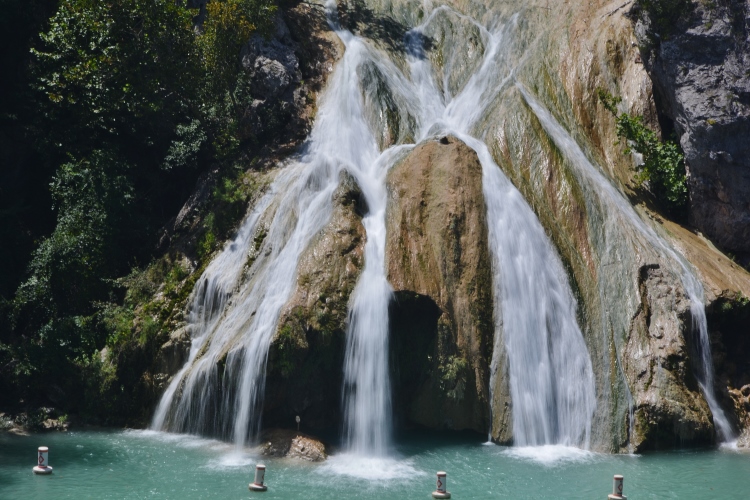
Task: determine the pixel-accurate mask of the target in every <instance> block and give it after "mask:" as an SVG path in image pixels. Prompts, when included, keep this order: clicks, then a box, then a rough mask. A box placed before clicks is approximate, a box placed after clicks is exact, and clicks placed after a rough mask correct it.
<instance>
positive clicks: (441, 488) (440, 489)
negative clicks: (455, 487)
mask: <svg viewBox="0 0 750 500" xmlns="http://www.w3.org/2000/svg"><path fill="white" fill-rule="evenodd" d="M445 476H446V474H445V472H443V471H440V472H438V473H437V489H436V490H435V491H433V492H432V498H450V497H451V494H450V493H449V492H448V490H447V489H446V488H447V487H448V483H447V481H446V478H445Z"/></svg>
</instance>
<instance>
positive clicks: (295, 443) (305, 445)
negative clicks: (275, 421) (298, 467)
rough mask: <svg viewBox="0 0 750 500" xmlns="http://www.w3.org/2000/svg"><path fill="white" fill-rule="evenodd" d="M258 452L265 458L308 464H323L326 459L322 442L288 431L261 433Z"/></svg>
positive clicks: (271, 430) (266, 431)
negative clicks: (289, 459) (287, 459)
mask: <svg viewBox="0 0 750 500" xmlns="http://www.w3.org/2000/svg"><path fill="white" fill-rule="evenodd" d="M258 451H259V453H260V454H261V455H263V456H266V457H277V458H282V457H283V458H294V459H298V460H306V461H308V462H323V461H325V460H326V459H327V458H328V454H327V453H326V446H325V444H323V442H322V441H320V440H318V439H317V438H315V437H313V436H308V435H307V434H304V433H301V432H297V431H293V430H288V429H268V430H265V431H263V433H261V436H260V444H259V445H258Z"/></svg>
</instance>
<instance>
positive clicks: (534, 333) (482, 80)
mask: <svg viewBox="0 0 750 500" xmlns="http://www.w3.org/2000/svg"><path fill="white" fill-rule="evenodd" d="M440 13H443V14H445V15H456V16H459V14H457V13H455V12H453V11H452V10H451V9H448V8H447V7H440V8H438V9H436V10H434V11H432V12H431V13H430V15H429V16H428V17H427V19H426V20H425V21H424V23H423V24H422V25H421V26H419V27H417V28H415V29H414V30H412V31H411V33H410V36H409V37H408V40H410V41H411V42H412V44H417V43H420V41H421V40H422V39H423V36H420V35H421V30H423V29H424V28H425V26H427V25H428V24H429V23H430V22H431V21H432V20H433V17H434V16H436V15H439V14H440ZM460 17H462V18H464V19H467V18H466V16H460ZM469 20H470V21H471V22H472V23H475V21H473V20H471V19H469ZM513 22H514V20H513V19H512V20H511V23H510V24H511V25H512V24H513ZM475 24H476V23H475ZM477 26H478V28H479V29H480V31H481V33H482V36H483V38H484V42H485V44H486V45H487V47H486V49H485V54H484V59H483V61H482V63H481V65H480V67H479V69H478V70H477V71H476V72H475V73H474V74H473V75H472V76H471V78H470V79H469V80H468V81H467V83H466V84H465V86H464V88H463V89H462V90H461V91H460V92H459V93H458V94H457V95H455V96H451V95H450V92H449V91H448V89H447V86H445V85H444V88H443V89H442V91H440V90H438V87H437V85H435V82H434V79H433V77H432V68H431V66H430V64H429V62H428V60H427V59H426V58H424V57H420V56H421V54H422V50H421V47H420V46H418V45H417V46H414V45H412V46H411V47H409V50H408V53H409V56H408V58H407V60H408V62H409V66H410V69H411V78H412V81H413V82H414V84H415V86H416V87H417V89H416V91H415V92H414V94H415V95H417V96H419V98H420V106H419V107H418V108H419V109H420V110H422V111H423V113H422V115H421V117H420V133H419V135H420V137H421V138H422V139H424V138H426V137H427V136H429V135H438V134H453V135H455V136H457V137H458V138H459V139H461V140H462V141H463V142H464V143H466V144H467V145H468V146H469V147H471V148H472V149H473V150H474V151H475V152H476V153H477V155H478V157H479V160H480V163H481V165H482V172H483V174H482V184H483V194H484V198H485V203H486V205H487V221H488V232H489V244H490V251H491V254H492V256H493V287H494V292H495V310H496V314H495V316H496V321H497V330H498V332H497V333H496V347H495V350H494V351H495V352H494V355H493V361H492V365H493V366H492V372H493V376H492V378H493V380H494V379H495V378H496V377H495V376H494V373H495V372H496V371H497V370H498V365H499V363H500V362H501V361H502V360H500V359H499V356H498V354H497V353H498V352H499V349H498V347H497V342H499V341H500V339H501V336H502V337H503V338H504V341H505V346H506V352H507V361H508V365H509V366H508V371H509V385H510V391H511V399H512V401H513V436H514V441H515V443H516V444H517V445H520V446H532V445H544V444H562V445H568V446H581V447H584V448H587V447H588V445H589V439H590V435H591V420H592V416H593V414H594V410H595V407H596V396H595V393H594V376H593V368H592V365H591V360H590V357H589V353H588V349H587V347H586V344H585V342H584V340H583V335H582V333H581V331H580V328H579V327H578V324H577V320H576V303H575V300H574V298H573V294H572V292H571V291H570V286H569V284H568V281H567V280H568V278H567V275H566V273H565V271H564V268H563V266H562V262H561V260H560V257H559V256H558V255H557V252H556V250H555V248H554V247H553V246H552V244H551V243H550V241H549V239H548V238H547V236H546V234H545V232H544V229H543V228H542V226H541V224H540V223H539V221H538V219H537V218H536V215H535V214H534V212H533V211H532V210H531V208H530V207H529V205H528V203H526V201H525V200H524V199H523V197H522V196H521V194H520V193H519V192H518V190H517V189H516V188H515V187H514V186H513V184H512V183H511V182H510V180H509V179H508V178H507V177H506V176H505V175H504V174H503V172H502V170H501V169H500V168H499V166H498V165H497V164H496V163H495V162H494V160H493V158H492V155H491V153H490V152H489V149H488V148H487V146H486V144H484V143H483V142H482V141H480V140H479V139H477V138H475V137H472V135H471V131H472V127H473V126H474V125H475V123H476V122H477V120H478V119H479V117H480V116H481V114H482V112H483V111H484V109H485V108H486V106H485V103H486V102H487V101H488V100H490V99H491V98H492V97H494V95H496V93H497V92H498V91H499V90H500V89H501V88H502V86H503V82H505V81H507V80H508V78H509V74H508V75H501V74H500V71H501V68H502V66H501V65H499V64H497V60H496V59H497V56H498V54H499V51H500V49H501V41H502V31H498V32H496V33H490V32H489V31H488V30H487V29H485V28H484V27H482V26H481V25H478V24H477ZM436 103H447V104H441V105H440V106H438V105H436Z"/></svg>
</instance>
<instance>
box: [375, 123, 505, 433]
mask: <svg viewBox="0 0 750 500" xmlns="http://www.w3.org/2000/svg"><path fill="white" fill-rule="evenodd" d="M387 186H388V190H389V203H388V211H387V216H386V218H387V233H388V236H387V243H386V266H387V273H388V274H387V275H388V280H389V282H390V283H391V285H392V286H393V288H394V290H395V292H396V300H395V303H394V304H393V307H392V313H391V314H392V315H391V322H392V324H393V328H394V329H396V330H395V331H394V332H393V333H392V337H391V338H392V340H391V343H392V350H391V355H392V357H394V358H395V361H392V365H393V366H394V369H395V370H396V372H397V373H396V374H395V375H394V376H395V379H396V382H394V386H395V387H398V388H399V393H400V394H399V395H398V398H399V399H398V401H397V402H398V403H399V404H396V405H394V407H396V408H397V409H398V408H401V409H402V411H403V412H404V414H403V415H402V418H406V419H407V420H408V421H410V422H413V423H417V424H420V425H424V426H426V427H431V428H437V429H444V428H447V429H473V430H476V431H477V432H483V433H484V432H486V431H487V429H488V427H489V422H488V419H489V402H488V399H489V390H488V386H487V382H488V380H489V360H490V357H491V355H492V339H493V332H494V324H493V322H492V283H491V274H490V256H489V249H488V244H487V224H486V221H485V217H486V208H485V205H484V198H483V196H482V167H481V165H480V163H479V160H478V158H477V156H476V154H475V153H474V151H473V150H471V149H470V148H469V147H467V146H466V145H465V144H463V143H462V142H461V141H459V140H458V139H456V138H455V137H450V136H449V137H444V138H442V139H441V140H430V141H427V142H425V143H422V144H420V145H418V146H417V147H415V148H414V150H413V151H412V152H411V153H410V154H409V155H408V156H407V157H406V158H405V159H404V160H403V161H401V162H400V163H399V164H397V165H396V166H394V167H393V168H392V170H391V171H390V172H389V175H388V180H387ZM404 319H408V323H406V324H407V325H411V326H412V328H408V327H407V328H404V325H405V324H404V322H403V321H404ZM392 359H393V358H392Z"/></svg>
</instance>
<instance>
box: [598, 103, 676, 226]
mask: <svg viewBox="0 0 750 500" xmlns="http://www.w3.org/2000/svg"><path fill="white" fill-rule="evenodd" d="M598 94H599V99H600V100H601V102H602V104H603V105H604V107H605V108H606V109H607V110H608V111H609V112H611V113H612V115H613V116H614V117H615V119H616V122H617V135H618V136H619V137H621V138H623V139H625V140H626V141H627V147H626V149H625V154H630V153H631V152H636V153H640V154H641V155H642V156H643V162H642V163H641V164H639V165H638V166H636V170H637V172H638V173H637V175H636V181H637V182H638V183H644V182H648V185H649V187H650V189H651V192H652V193H653V194H654V196H656V198H657V199H658V200H659V201H660V202H661V203H663V204H664V206H665V208H666V209H667V210H668V211H669V212H671V213H673V214H676V215H681V214H682V213H683V212H684V210H685V208H686V206H687V201H688V190H687V182H686V179H685V161H684V156H683V154H682V152H681V150H680V147H679V146H678V145H677V144H676V143H674V142H672V141H662V140H661V139H659V137H658V136H657V134H656V132H654V131H653V130H651V129H650V128H648V127H647V126H646V125H645V124H644V123H643V117H641V116H633V115H630V114H628V113H619V114H618V112H617V104H619V102H620V101H621V99H620V98H616V97H613V96H612V95H611V94H609V93H608V92H606V91H605V90H604V89H599V90H598Z"/></svg>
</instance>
